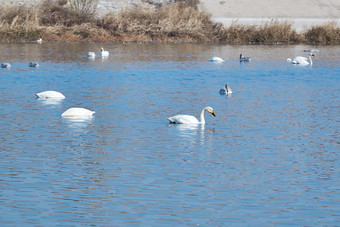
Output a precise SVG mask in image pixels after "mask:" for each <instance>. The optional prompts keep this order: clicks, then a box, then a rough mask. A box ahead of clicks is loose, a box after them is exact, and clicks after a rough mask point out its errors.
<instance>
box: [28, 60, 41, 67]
mask: <svg viewBox="0 0 340 227" xmlns="http://www.w3.org/2000/svg"><path fill="white" fill-rule="evenodd" d="M28 66H29V67H35V68H38V67H39V64H38V62H33V61H32V62H30V63H29V64H28Z"/></svg>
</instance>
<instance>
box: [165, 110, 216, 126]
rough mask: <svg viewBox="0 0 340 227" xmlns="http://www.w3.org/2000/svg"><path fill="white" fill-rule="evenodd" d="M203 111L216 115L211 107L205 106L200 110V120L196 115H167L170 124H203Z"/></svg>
mask: <svg viewBox="0 0 340 227" xmlns="http://www.w3.org/2000/svg"><path fill="white" fill-rule="evenodd" d="M205 111H207V112H209V113H211V114H212V115H213V116H214V117H216V115H215V113H214V110H213V108H211V107H210V106H207V107H205V108H204V109H203V110H202V112H201V115H200V121H199V120H198V119H197V118H196V117H194V116H191V115H176V116H173V117H169V118H168V120H169V121H170V124H205V119H204V112H205Z"/></svg>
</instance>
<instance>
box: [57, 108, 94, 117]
mask: <svg viewBox="0 0 340 227" xmlns="http://www.w3.org/2000/svg"><path fill="white" fill-rule="evenodd" d="M94 113H95V111H91V110H88V109H85V108H81V107H72V108H70V109H68V110H66V111H65V112H64V113H62V114H61V116H62V117H71V118H72V117H74V118H87V117H92V115H93V114H94Z"/></svg>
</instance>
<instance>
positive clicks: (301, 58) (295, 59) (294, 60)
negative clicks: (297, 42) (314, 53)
mask: <svg viewBox="0 0 340 227" xmlns="http://www.w3.org/2000/svg"><path fill="white" fill-rule="evenodd" d="M302 61H308V59H307V58H306V57H302V56H297V57H295V58H293V59H292V62H296V64H300V63H299V62H302Z"/></svg>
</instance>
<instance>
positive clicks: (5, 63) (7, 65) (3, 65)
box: [1, 62, 12, 69]
mask: <svg viewBox="0 0 340 227" xmlns="http://www.w3.org/2000/svg"><path fill="white" fill-rule="evenodd" d="M11 67H12V66H11V64H9V63H7V62H4V63H2V64H1V68H7V69H10V68H11Z"/></svg>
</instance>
